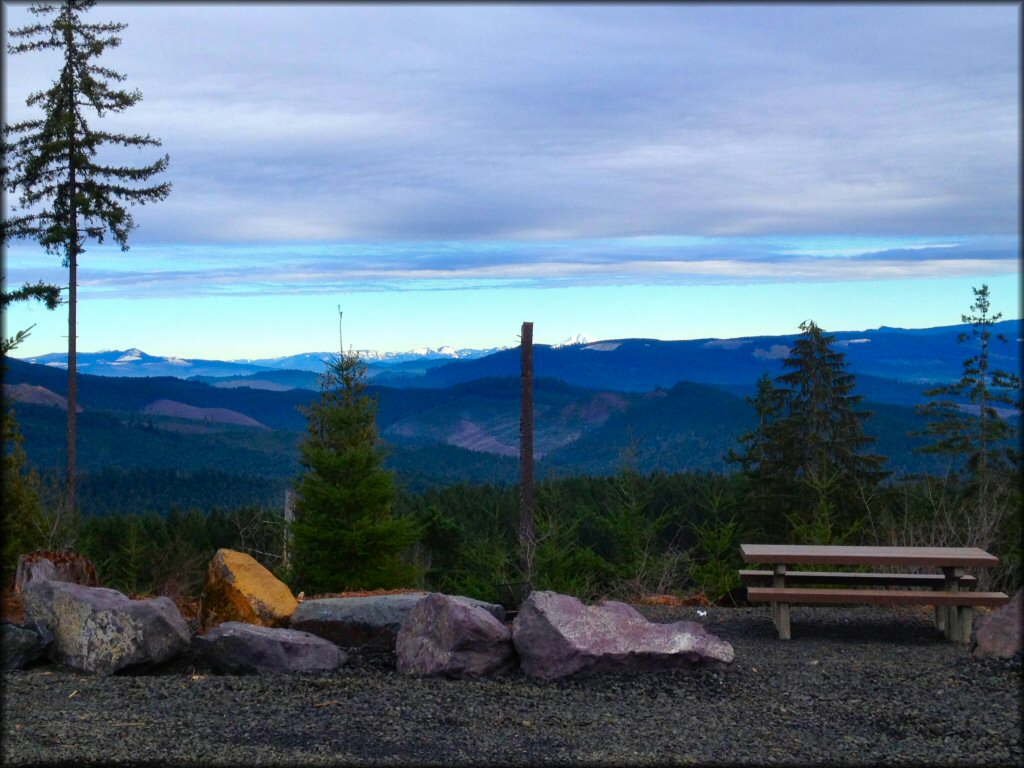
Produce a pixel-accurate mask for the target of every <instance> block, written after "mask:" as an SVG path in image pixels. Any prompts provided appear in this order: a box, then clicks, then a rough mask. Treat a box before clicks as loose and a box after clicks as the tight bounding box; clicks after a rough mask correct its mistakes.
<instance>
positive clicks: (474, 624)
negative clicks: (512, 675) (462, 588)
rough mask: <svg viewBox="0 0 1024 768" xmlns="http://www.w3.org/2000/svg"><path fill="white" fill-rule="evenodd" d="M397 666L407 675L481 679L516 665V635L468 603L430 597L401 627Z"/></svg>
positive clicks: (424, 599) (406, 618) (397, 644)
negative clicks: (513, 641)
mask: <svg viewBox="0 0 1024 768" xmlns="http://www.w3.org/2000/svg"><path fill="white" fill-rule="evenodd" d="M395 654H396V665H397V668H398V671H399V672H402V673H404V674H407V675H423V676H444V677H453V678H459V679H464V678H478V677H483V676H485V675H491V674H496V673H499V672H504V671H506V670H509V669H511V668H513V667H514V666H515V664H516V652H515V649H514V648H513V647H512V632H511V631H510V630H509V628H508V626H506V625H505V624H504V623H503V622H501V621H499V620H498V619H497V618H495V616H494V615H493V614H492V613H490V612H489V611H487V610H485V609H484V608H483V607H481V606H480V605H479V604H474V603H473V602H471V601H470V600H468V599H467V598H460V597H451V596H449V595H442V594H437V593H434V594H430V595H427V596H426V597H424V598H423V599H421V600H420V601H419V602H417V603H416V604H415V605H414V606H413V608H412V610H411V611H409V614H408V615H407V616H406V617H405V621H404V622H402V627H401V629H399V631H398V637H397V639H396V641H395Z"/></svg>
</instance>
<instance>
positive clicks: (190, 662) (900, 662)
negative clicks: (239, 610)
mask: <svg viewBox="0 0 1024 768" xmlns="http://www.w3.org/2000/svg"><path fill="white" fill-rule="evenodd" d="M640 609H641V610H642V611H643V612H644V613H645V614H646V615H647V616H648V617H649V618H651V619H652V620H655V621H671V620H676V619H679V618H690V619H696V620H699V621H702V622H703V623H704V624H705V625H707V627H708V628H709V629H710V630H711V631H712V632H714V633H716V634H718V635H719V636H720V637H722V638H723V639H725V640H728V641H729V642H730V643H732V644H733V646H734V648H735V650H736V660H735V662H734V663H733V664H731V665H729V666H715V667H711V666H694V667H689V668H685V669H678V670H673V671H669V672H663V673H656V674H655V673H652V674H646V675H640V676H636V677H617V676H604V677H594V678H589V679H582V680H570V681H561V682H555V683H549V684H541V683H535V682H533V681H531V680H529V679H527V678H525V677H523V676H522V675H521V674H520V673H518V672H517V673H514V674H510V675H507V676H505V677H501V678H496V679H490V680H485V681H479V682H464V681H451V680H439V679H415V678H406V677H403V676H401V675H399V674H398V673H397V672H395V670H394V664H393V658H389V657H387V656H375V657H361V656H359V655H356V656H354V658H353V663H352V664H351V665H350V666H349V667H347V668H344V669H342V670H340V671H338V672H336V673H333V674H330V675H324V676H313V677H309V676H307V677H262V678H261V677H231V676H220V675H216V674H213V673H212V671H211V670H210V669H208V668H206V667H204V666H203V664H202V662H201V660H199V659H197V658H190V657H183V658H181V659H179V660H178V661H176V662H174V663H172V665H171V666H169V667H166V668H164V669H161V670H156V671H151V672H150V673H148V674H135V675H118V676H115V677H110V678H93V677H89V676H85V675H80V674H77V673H74V672H71V671H68V670H66V669H63V668H60V667H57V666H53V665H43V666H38V667H34V668H32V669H29V670H25V671H22V672H15V673H5V674H4V691H3V741H2V746H3V763H4V764H5V765H6V764H11V765H25V764H32V763H36V764H53V763H60V764H65V765H78V764H83V763H88V762H97V763H104V764H106V763H114V762H122V763H133V764H138V763H147V762H151V763H154V764H157V763H158V764H173V765H187V764H197V765H261V764H262V765H286V764H287V765H315V764H336V765H337V764H399V765H441V764H444V765H453V764H456V765H457V764H473V765H477V764H486V765H505V764H519V765H522V764H537V763H547V764H586V765H600V764H618V765H638V764H660V765H664V764H726V765H736V764H755V765H766V764H800V765H822V764H847V765H876V764H883V763H884V764H894V765H1016V766H1020V765H1024V747H1022V742H1021V725H1022V724H1021V703H1020V699H1021V694H1022V675H1021V657H1020V655H1019V654H1018V655H1017V656H1016V657H1014V658H1013V659H976V658H972V657H971V656H970V654H969V653H968V651H967V650H966V648H964V647H963V646H958V645H954V644H950V643H946V642H945V641H943V639H942V637H941V635H940V634H939V633H938V632H937V631H936V630H935V629H934V628H933V627H932V626H931V623H930V621H929V620H928V617H927V614H926V613H925V612H923V611H918V610H913V609H906V610H894V609H883V608H872V607H863V608H861V607H847V608H799V607H798V608H795V609H794V611H793V639H792V640H790V641H788V642H785V641H779V640H778V639H777V637H776V635H775V630H774V628H773V627H772V624H771V621H770V619H769V615H768V608H767V607H757V608H710V609H707V610H708V614H707V616H705V617H703V618H699V617H698V616H697V614H696V610H697V609H696V608H692V607H687V608H664V607H640Z"/></svg>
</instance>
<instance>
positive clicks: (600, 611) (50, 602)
mask: <svg viewBox="0 0 1024 768" xmlns="http://www.w3.org/2000/svg"><path fill="white" fill-rule="evenodd" d="M43 569H44V570H43V571H40V572H38V573H36V574H35V575H34V576H33V578H32V579H31V580H30V581H28V582H27V585H26V586H25V589H24V593H23V594H24V606H25V617H26V622H25V624H24V625H23V626H20V627H19V626H17V625H5V626H4V628H3V655H4V664H5V666H7V668H9V669H16V668H20V667H24V666H26V665H27V664H30V663H32V662H33V661H34V660H36V659H38V658H41V657H43V656H45V657H46V658H48V659H49V660H51V661H55V662H58V663H60V664H64V665H66V666H68V667H71V668H73V669H77V670H79V671H82V672H87V673H91V674H96V675H110V674H114V673H116V672H120V671H122V670H124V669H128V668H146V667H151V666H155V665H160V664H163V663H165V662H167V661H169V660H170V659H173V658H175V657H176V656H178V655H180V654H181V653H183V652H184V651H185V650H187V649H189V648H194V649H195V650H197V651H198V652H199V654H200V655H201V656H202V657H205V658H206V659H207V660H208V661H209V663H210V664H211V666H212V667H213V668H214V669H215V670H217V671H219V672H223V673H228V674H296V673H325V672H330V671H332V670H335V669H337V668H338V667H340V666H342V665H344V664H346V663H347V662H348V658H349V656H348V653H347V652H346V650H349V651H351V650H359V651H362V650H364V649H369V650H373V651H382V650H383V651H386V652H393V653H394V655H395V664H396V667H397V669H398V670H399V671H400V672H402V673H404V674H407V675H418V676H444V677H450V678H456V679H476V678H481V677H485V676H490V675H499V674H503V673H506V672H509V671H511V670H514V669H516V667H517V666H519V667H521V669H522V671H523V672H524V673H525V674H526V675H527V676H529V677H532V678H535V679H538V680H544V681H547V680H555V679H559V678H563V677H569V676H574V675H592V674H596V673H601V672H637V671H649V670H655V669H664V668H671V667H675V666H679V665H681V664H691V663H694V662H723V663H728V662H731V661H732V658H733V650H732V647H731V646H730V645H729V644H728V643H725V642H723V641H721V640H719V639H718V638H716V637H714V636H713V635H710V634H708V633H707V632H706V631H705V630H704V628H703V627H701V626H700V625H699V624H696V623H694V622H689V621H680V622H676V623H674V624H656V623H651V622H649V621H647V620H646V619H645V618H644V617H643V616H642V615H641V614H640V613H639V612H637V611H636V610H635V609H634V608H632V607H631V606H629V605H626V604H624V603H617V602H605V603H600V604H598V605H593V606H586V605H584V604H583V603H581V602H580V601H579V600H577V599H576V598H574V597H570V596H568V595H560V594H557V593H555V592H534V593H532V594H531V595H530V596H529V597H528V598H527V599H526V601H525V602H524V603H523V604H522V606H521V608H520V610H519V613H518V615H517V616H516V619H515V621H514V622H513V623H512V624H511V625H510V624H508V623H507V622H506V617H505V611H504V609H503V608H502V607H501V606H500V605H496V604H493V603H487V602H482V601H480V600H474V599H472V598H468V597H461V596H451V595H443V594H438V593H426V592H416V593H403V594H391V595H372V596H365V597H339V598H325V599H319V600H309V601H306V602H303V603H301V604H300V603H299V602H298V601H297V600H296V599H295V598H294V597H293V596H292V594H291V592H290V590H289V589H288V587H287V586H285V585H284V584H283V583H281V582H280V581H278V580H277V579H276V578H274V576H273V575H272V574H271V573H270V572H269V571H267V570H266V569H265V568H263V566H261V565H260V564H259V563H257V562H256V561H255V560H253V559H252V558H250V557H248V556H247V555H243V554H242V553H238V552H232V551H230V550H220V551H218V552H217V555H216V557H215V558H214V560H213V562H211V563H210V567H209V570H208V578H207V581H206V584H205V585H204V589H203V608H202V621H203V626H204V627H206V628H208V631H206V632H205V633H200V634H198V635H197V636H195V637H194V638H193V637H192V636H191V633H190V631H189V628H188V625H187V624H186V623H185V621H184V619H183V618H182V616H181V613H180V612H179V611H178V609H177V607H176V606H175V605H174V603H173V602H171V600H169V599H168V598H166V597H158V598H153V599H148V600H130V599H129V598H128V597H126V596H125V595H123V594H121V593H120V592H117V591H115V590H113V589H106V588H104V587H98V586H92V587H90V586H82V585H80V584H73V583H70V582H67V581H58V580H54V579H52V578H49V576H50V575H52V574H51V573H50V571H48V570H45V566H43ZM296 606H297V607H296ZM286 625H287V626H286Z"/></svg>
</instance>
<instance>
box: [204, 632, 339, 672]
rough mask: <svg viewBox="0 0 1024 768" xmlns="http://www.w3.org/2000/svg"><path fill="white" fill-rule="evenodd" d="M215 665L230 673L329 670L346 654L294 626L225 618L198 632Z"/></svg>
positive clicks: (337, 664) (336, 665) (335, 667)
mask: <svg viewBox="0 0 1024 768" xmlns="http://www.w3.org/2000/svg"><path fill="white" fill-rule="evenodd" d="M195 642H196V646H197V647H198V648H200V649H201V650H202V652H203V653H204V654H205V655H206V657H207V658H208V659H209V660H210V662H211V664H212V665H213V667H214V669H216V670H218V671H219V672H228V673H231V674H258V675H262V674H293V673H302V672H330V671H332V670H334V669H337V668H338V667H340V666H342V665H343V664H344V663H345V662H347V661H348V656H347V655H346V654H345V652H344V651H343V650H341V648H339V647H338V646H336V645H335V644H334V643H332V642H331V641H330V640H324V639H323V638H322V637H317V636H316V635H313V634H310V633H309V632H299V631H298V630H294V629H277V628H271V627H258V626H256V625H254V624H244V623H242V622H238V621H227V622H224V623H223V624H219V625H218V626H217V627H215V628H214V629H211V630H210V631H209V632H207V633H206V635H200V636H197V637H196V639H195Z"/></svg>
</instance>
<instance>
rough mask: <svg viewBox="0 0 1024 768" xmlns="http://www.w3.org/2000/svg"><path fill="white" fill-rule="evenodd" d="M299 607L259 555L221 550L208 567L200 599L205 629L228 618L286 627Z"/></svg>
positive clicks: (201, 623)
mask: <svg viewBox="0 0 1024 768" xmlns="http://www.w3.org/2000/svg"><path fill="white" fill-rule="evenodd" d="M298 606H299V601H298V600H296V599H295V596H294V595H293V594H292V592H291V590H290V589H288V586H287V585H286V584H285V583H284V582H283V581H281V580H280V579H278V578H277V577H276V576H274V574H272V573H271V572H270V571H268V570H267V569H266V568H264V567H263V566H262V565H260V564H259V563H258V562H257V561H256V560H255V558H253V557H252V556H250V555H247V554H245V553H244V552H235V551H234V550H231V549H218V550H217V554H216V555H214V556H213V559H212V560H211V561H210V564H209V566H208V567H207V569H206V582H205V583H204V584H203V591H202V594H201V595H200V598H199V624H200V626H201V627H202V628H203V629H204V630H206V629H210V628H212V627H215V626H217V625H218V624H222V623H223V622H225V621H241V622H245V623H246V624H258V625H259V626H263V627H286V626H288V621H289V619H290V618H291V615H292V614H293V613H294V612H295V609H296V608H297V607H298Z"/></svg>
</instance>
